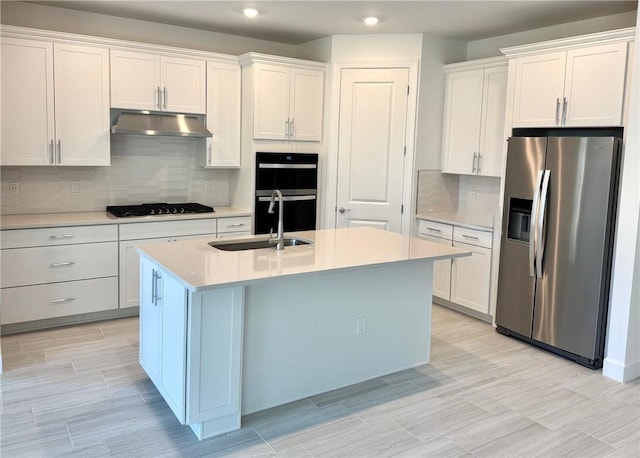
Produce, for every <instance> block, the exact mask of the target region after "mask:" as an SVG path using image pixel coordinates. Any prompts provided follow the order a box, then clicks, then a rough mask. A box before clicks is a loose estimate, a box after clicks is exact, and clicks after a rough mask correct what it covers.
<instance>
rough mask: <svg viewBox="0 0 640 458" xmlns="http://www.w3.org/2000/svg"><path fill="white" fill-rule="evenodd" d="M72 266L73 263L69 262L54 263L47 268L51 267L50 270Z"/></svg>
mask: <svg viewBox="0 0 640 458" xmlns="http://www.w3.org/2000/svg"><path fill="white" fill-rule="evenodd" d="M74 264H75V262H73V261H69V262H54V263H53V264H51V265H50V266H49V267H51V268H52V269H55V268H57V267H71V266H72V265H74Z"/></svg>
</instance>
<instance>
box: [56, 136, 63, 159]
mask: <svg viewBox="0 0 640 458" xmlns="http://www.w3.org/2000/svg"><path fill="white" fill-rule="evenodd" d="M56 162H57V163H58V164H61V163H62V141H61V140H60V139H58V159H57V160H56Z"/></svg>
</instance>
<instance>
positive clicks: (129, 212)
mask: <svg viewBox="0 0 640 458" xmlns="http://www.w3.org/2000/svg"><path fill="white" fill-rule="evenodd" d="M214 211H215V210H214V209H213V207H209V206H207V205H202V204H198V203H194V202H191V203H184V204H168V203H166V202H159V203H151V204H140V205H108V206H107V212H109V213H111V214H112V215H114V216H117V217H119V218H124V217H127V216H149V215H178V214H182V213H213V212H214Z"/></svg>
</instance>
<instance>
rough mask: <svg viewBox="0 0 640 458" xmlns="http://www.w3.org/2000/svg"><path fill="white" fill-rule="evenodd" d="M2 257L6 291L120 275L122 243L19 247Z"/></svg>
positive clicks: (8, 251) (1, 263)
mask: <svg viewBox="0 0 640 458" xmlns="http://www.w3.org/2000/svg"><path fill="white" fill-rule="evenodd" d="M0 258H1V259H0V265H1V268H2V280H1V286H2V288H7V287H13V286H28V285H37V284H41V283H53V282H58V281H71V280H83V279H89V278H98V277H110V276H117V275H118V242H103V243H88V244H83V245H69V246H50V247H36V248H16V249H13V250H3V251H2V253H0Z"/></svg>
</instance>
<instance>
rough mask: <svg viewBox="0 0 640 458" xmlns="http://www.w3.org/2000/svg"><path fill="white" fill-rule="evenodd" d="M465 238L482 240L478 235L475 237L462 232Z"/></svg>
mask: <svg viewBox="0 0 640 458" xmlns="http://www.w3.org/2000/svg"><path fill="white" fill-rule="evenodd" d="M461 235H462V236H463V237H464V238H465V239H471V240H480V239H479V238H478V237H475V236H473V235H467V234H461Z"/></svg>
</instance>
